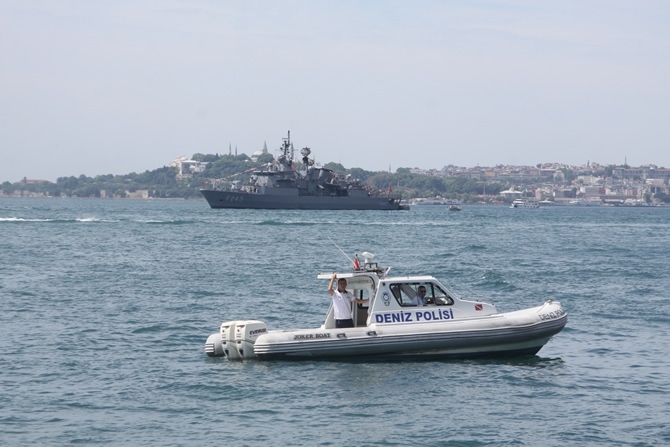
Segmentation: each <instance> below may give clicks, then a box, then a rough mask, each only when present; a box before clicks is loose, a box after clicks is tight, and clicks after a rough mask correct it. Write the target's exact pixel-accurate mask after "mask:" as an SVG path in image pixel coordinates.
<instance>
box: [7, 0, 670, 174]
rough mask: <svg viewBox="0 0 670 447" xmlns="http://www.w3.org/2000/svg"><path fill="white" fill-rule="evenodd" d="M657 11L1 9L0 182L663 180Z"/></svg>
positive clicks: (226, 4) (307, 4) (312, 5)
mask: <svg viewBox="0 0 670 447" xmlns="http://www.w3.org/2000/svg"><path fill="white" fill-rule="evenodd" d="M668 24H670V2H667V1H666V0H658V1H654V0H637V1H617V0H608V1H603V0H593V1H582V0H580V1H573V0H564V1H555V0H544V1H542V2H537V1H531V0H485V1H480V0H472V1H465V0H462V1H458V0H457V1H449V0H437V1H429V0H418V1H417V0H415V1H391V0H389V1H372V0H367V1H366V0H338V1H329V0H320V1H309V0H307V1H281V0H277V1H254V0H249V1H219V0H185V1H181V0H132V1H130V0H116V1H114V2H107V1H95V0H91V1H85V2H84V1H79V0H77V1H71V0H60V1H58V2H52V1H33V0H1V1H0V182H3V181H10V182H16V181H19V180H20V179H22V178H24V177H27V178H29V179H44V180H49V181H55V180H56V179H57V178H58V177H66V176H71V175H74V176H79V175H81V174H84V175H87V176H91V177H92V176H96V175H101V174H115V175H116V174H128V173H131V172H144V171H145V170H153V169H156V168H160V167H162V166H166V165H168V164H169V163H170V162H171V161H172V160H173V159H175V158H177V157H179V156H182V155H184V156H187V157H190V156H192V155H193V154H195V153H205V154H209V153H211V154H214V153H219V154H227V153H228V150H229V147H230V146H232V148H233V151H234V150H235V147H237V150H238V152H239V153H246V154H247V155H250V154H252V153H253V152H254V151H256V150H258V149H261V148H262V147H263V144H264V142H267V146H268V149H269V150H270V152H272V153H274V150H275V149H278V148H279V146H280V144H281V139H282V138H283V137H285V136H286V135H287V131H289V130H290V131H291V138H292V141H293V143H294V146H295V148H296V149H299V148H302V147H306V146H307V147H310V148H311V149H312V155H313V156H314V157H315V159H316V161H317V162H320V163H327V162H330V161H334V162H337V163H341V164H343V165H344V166H345V167H347V168H351V167H360V168H363V169H367V170H372V171H381V170H388V169H391V170H392V171H393V172H395V170H396V169H397V168H399V167H410V168H411V167H419V168H423V169H431V168H435V169H441V168H442V167H443V166H446V165H449V164H453V165H457V166H476V165H480V166H494V165H497V164H503V165H508V164H511V165H536V164H537V163H544V162H559V163H566V164H571V165H583V164H586V163H587V162H589V161H591V162H598V163H601V164H622V163H624V161H627V162H628V164H630V165H632V166H639V165H643V164H650V163H651V164H656V165H658V166H664V167H670V26H668Z"/></svg>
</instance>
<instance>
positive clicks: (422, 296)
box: [412, 286, 427, 306]
mask: <svg viewBox="0 0 670 447" xmlns="http://www.w3.org/2000/svg"><path fill="white" fill-rule="evenodd" d="M412 304H413V305H415V306H425V305H426V304H427V302H426V287H425V286H419V291H418V292H417V294H416V296H415V297H414V298H412Z"/></svg>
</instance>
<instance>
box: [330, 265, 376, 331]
mask: <svg viewBox="0 0 670 447" xmlns="http://www.w3.org/2000/svg"><path fill="white" fill-rule="evenodd" d="M335 279H337V273H333V276H331V278H330V282H329V283H328V293H330V296H332V297H333V309H334V310H335V327H336V328H346V327H354V316H353V314H352V313H351V303H352V302H353V303H357V304H358V303H367V302H368V301H369V299H364V300H361V299H358V298H356V297H355V296H354V295H353V294H352V293H351V292H348V291H347V280H346V279H344V278H340V279H338V280H337V290H333V283H334V282H335Z"/></svg>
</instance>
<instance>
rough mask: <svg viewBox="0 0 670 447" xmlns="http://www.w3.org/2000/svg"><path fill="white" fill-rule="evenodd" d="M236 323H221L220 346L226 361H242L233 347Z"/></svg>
mask: <svg viewBox="0 0 670 447" xmlns="http://www.w3.org/2000/svg"><path fill="white" fill-rule="evenodd" d="M237 323H238V321H224V322H223V323H221V331H220V337H221V346H222V350H223V354H224V355H225V356H226V357H228V360H242V359H241V358H240V355H239V353H238V352H237V348H236V347H235V325H236V324H237Z"/></svg>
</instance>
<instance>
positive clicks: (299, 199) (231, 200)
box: [200, 189, 406, 211]
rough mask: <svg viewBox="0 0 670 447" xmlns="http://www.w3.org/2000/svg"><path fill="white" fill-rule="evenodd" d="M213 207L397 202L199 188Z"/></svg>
mask: <svg viewBox="0 0 670 447" xmlns="http://www.w3.org/2000/svg"><path fill="white" fill-rule="evenodd" d="M200 192H201V193H202V195H203V197H204V198H205V200H207V203H209V206H210V207H212V208H238V209H282V210H392V211H395V210H400V209H406V208H403V207H402V206H401V205H400V203H399V202H400V199H399V198H397V197H387V196H367V195H361V196H358V197H354V196H307V195H305V196H301V195H298V194H297V192H296V191H295V190H287V191H285V192H286V193H285V194H270V193H267V194H256V193H249V192H238V191H219V190H214V189H201V190H200Z"/></svg>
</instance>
